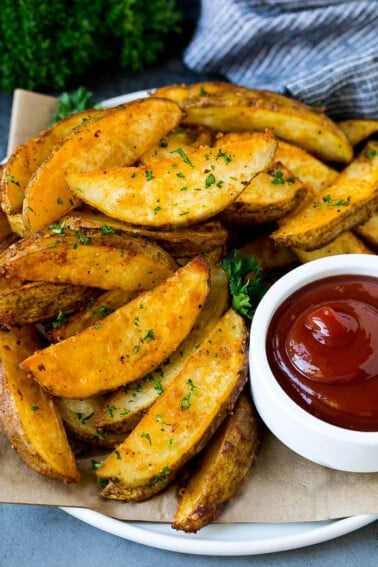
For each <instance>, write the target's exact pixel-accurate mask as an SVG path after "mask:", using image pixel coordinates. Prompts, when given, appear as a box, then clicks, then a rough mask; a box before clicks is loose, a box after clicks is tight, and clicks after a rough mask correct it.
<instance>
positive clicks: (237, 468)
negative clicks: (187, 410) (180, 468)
mask: <svg viewBox="0 0 378 567" xmlns="http://www.w3.org/2000/svg"><path fill="white" fill-rule="evenodd" d="M260 443H261V424H260V421H259V419H258V417H257V414H256V412H255V410H254V408H253V405H252V402H251V400H250V398H249V396H248V395H247V394H246V393H245V392H242V394H241V395H240V397H239V399H238V401H237V402H236V404H235V408H234V410H233V412H232V413H231V414H230V415H228V416H227V417H226V419H225V420H224V422H223V423H222V425H221V426H220V428H219V429H218V430H217V431H216V432H215V433H214V435H213V437H212V438H211V439H210V442H209V443H208V445H207V446H206V447H205V449H204V450H203V453H202V454H201V455H200V459H199V461H198V463H197V464H196V467H195V471H194V473H193V475H192V476H191V477H190V479H189V482H188V484H187V486H186V487H185V489H184V493H183V496H182V498H181V500H180V502H179V505H178V508H177V510H176V513H175V516H174V521H173V524H172V528H174V529H176V530H183V531H184V532H187V533H195V532H198V530H200V529H201V528H203V527H205V526H207V525H208V524H210V523H211V522H213V521H214V520H216V519H217V518H218V516H219V515H220V513H221V511H222V509H223V507H224V505H225V503H226V502H228V501H229V500H230V499H231V498H232V497H233V496H235V495H236V494H237V493H238V492H239V491H240V489H241V487H242V485H243V483H244V482H245V480H246V478H247V477H248V475H249V474H250V472H251V469H252V467H253V465H254V463H255V461H256V458H257V454H258V450H259V448H260Z"/></svg>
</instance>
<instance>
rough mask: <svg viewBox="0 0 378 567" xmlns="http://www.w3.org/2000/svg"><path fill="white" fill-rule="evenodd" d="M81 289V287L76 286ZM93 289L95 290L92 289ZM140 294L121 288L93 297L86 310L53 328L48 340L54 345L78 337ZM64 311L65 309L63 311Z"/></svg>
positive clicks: (49, 332)
mask: <svg viewBox="0 0 378 567" xmlns="http://www.w3.org/2000/svg"><path fill="white" fill-rule="evenodd" d="M75 287H78V288H79V289H80V287H79V286H75ZM91 289H93V288H91ZM137 293H138V292H134V291H125V290H124V289H121V288H116V289H111V290H109V291H105V292H104V293H102V294H101V295H99V296H98V297H97V299H94V298H93V297H92V298H91V299H90V301H89V302H87V303H86V306H85V309H81V310H80V311H77V312H76V313H73V315H71V316H70V317H67V318H65V320H64V321H63V322H62V324H61V325H59V326H57V325H55V326H53V328H52V329H51V330H49V331H48V333H47V334H48V339H49V341H50V342H52V343H57V342H59V341H63V340H64V339H67V338H68V337H72V336H73V335H77V333H80V332H81V331H84V329H87V328H88V327H90V326H91V325H95V324H96V323H98V322H99V321H101V320H102V319H104V317H107V316H108V315H109V314H110V313H113V311H115V310H116V309H118V307H121V306H122V305H125V304H126V303H128V302H129V301H130V300H131V299H133V298H134V297H135V296H136V295H137ZM62 311H64V309H62Z"/></svg>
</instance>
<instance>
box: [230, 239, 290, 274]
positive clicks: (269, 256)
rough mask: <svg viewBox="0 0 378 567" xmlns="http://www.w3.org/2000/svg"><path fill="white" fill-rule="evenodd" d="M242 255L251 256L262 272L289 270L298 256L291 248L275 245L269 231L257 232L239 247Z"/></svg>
mask: <svg viewBox="0 0 378 567" xmlns="http://www.w3.org/2000/svg"><path fill="white" fill-rule="evenodd" d="M240 252H241V253H242V254H243V255H244V256H253V257H254V259H255V260H256V262H257V263H258V264H259V266H261V268H262V269H263V271H264V272H266V273H268V272H270V271H272V270H278V271H280V270H282V271H285V270H289V269H290V268H293V267H294V266H295V265H296V264H298V258H297V256H296V254H294V252H293V251H292V249H291V248H288V247H287V246H277V245H276V244H275V243H274V242H273V241H272V239H271V238H270V232H264V233H262V234H259V235H258V236H256V237H255V238H252V239H251V240H248V242H246V243H245V244H243V246H241V247H240Z"/></svg>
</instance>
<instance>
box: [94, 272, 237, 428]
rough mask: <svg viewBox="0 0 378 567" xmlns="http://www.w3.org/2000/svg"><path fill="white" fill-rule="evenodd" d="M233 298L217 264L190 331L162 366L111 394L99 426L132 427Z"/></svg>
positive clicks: (100, 412) (96, 420) (162, 390)
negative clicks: (202, 303)
mask: <svg viewBox="0 0 378 567" xmlns="http://www.w3.org/2000/svg"><path fill="white" fill-rule="evenodd" d="M229 302H230V301H229V291H228V279H227V276H226V273H225V271H224V270H223V269H222V268H221V267H220V266H213V267H212V268H211V270H210V291H209V295H208V296H207V299H206V302H205V305H204V307H203V309H202V311H201V313H200V315H199V317H198V319H197V322H196V324H195V326H194V327H193V329H192V330H191V332H190V333H189V335H188V336H187V337H186V339H185V340H184V341H183V342H182V343H181V345H180V347H179V349H178V350H176V351H175V352H174V353H172V355H171V356H170V357H169V359H168V360H166V361H165V362H164V363H163V364H161V365H160V366H159V368H156V369H155V370H153V371H152V372H150V373H149V374H148V375H147V376H145V377H144V378H142V379H141V380H137V381H136V382H133V383H132V384H128V385H127V386H124V387H123V388H121V389H120V390H118V391H116V392H114V393H112V394H109V396H108V397H107V399H106V400H105V401H104V405H103V407H102V408H101V409H100V410H99V411H98V412H97V415H96V417H95V425H96V427H97V429H98V430H100V431H111V432H116V433H119V432H128V431H131V429H132V428H133V427H134V426H135V425H136V424H137V423H138V422H139V421H140V419H141V418H142V416H143V415H144V414H145V413H146V411H147V410H148V408H149V407H150V406H151V405H152V404H153V403H154V402H155V401H156V400H157V398H158V397H159V396H160V395H161V394H162V393H163V392H164V390H166V389H167V387H168V386H169V385H170V384H171V383H172V382H173V380H174V379H175V378H176V376H177V375H178V374H179V372H181V370H182V368H183V367H184V365H185V363H186V361H187V359H188V358H189V356H190V355H191V354H192V353H193V352H194V351H195V350H196V348H198V345H199V344H200V342H201V340H202V339H203V338H204V336H206V335H207V334H208V333H209V332H210V330H211V328H212V327H213V326H214V325H215V323H216V322H217V321H218V320H219V318H220V317H221V316H222V315H223V313H224V312H225V311H226V309H227V307H228V306H229Z"/></svg>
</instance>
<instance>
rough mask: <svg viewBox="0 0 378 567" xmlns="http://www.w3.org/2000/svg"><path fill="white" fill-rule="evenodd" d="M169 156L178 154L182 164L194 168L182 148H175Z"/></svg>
mask: <svg viewBox="0 0 378 567" xmlns="http://www.w3.org/2000/svg"><path fill="white" fill-rule="evenodd" d="M171 154H178V155H179V156H180V157H181V158H182V161H183V162H184V163H186V164H187V165H190V167H194V165H193V164H192V162H191V161H190V159H189V158H188V156H187V155H186V153H185V152H184V150H183V149H182V148H176V149H175V150H172V151H171Z"/></svg>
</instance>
